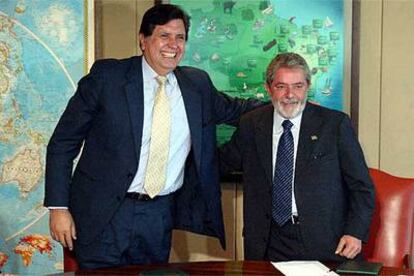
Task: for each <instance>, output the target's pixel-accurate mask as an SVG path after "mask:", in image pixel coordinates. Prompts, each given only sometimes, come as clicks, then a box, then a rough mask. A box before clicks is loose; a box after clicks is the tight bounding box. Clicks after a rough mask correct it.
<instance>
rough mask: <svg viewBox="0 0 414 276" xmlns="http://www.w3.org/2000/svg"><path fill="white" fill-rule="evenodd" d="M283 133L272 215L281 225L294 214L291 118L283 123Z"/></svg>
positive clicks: (274, 180) (280, 141) (280, 142)
mask: <svg viewBox="0 0 414 276" xmlns="http://www.w3.org/2000/svg"><path fill="white" fill-rule="evenodd" d="M282 126H283V133H282V136H280V139H279V145H278V147H277V156H276V165H275V176H274V178H273V189H272V205H273V208H272V216H273V219H274V220H275V221H276V222H277V224H278V225H279V226H282V225H284V224H285V223H286V222H287V221H288V220H289V219H290V217H291V216H292V181H293V154H294V146H293V135H292V132H291V131H290V129H291V128H292V126H293V124H292V122H291V121H289V120H285V121H283V123H282Z"/></svg>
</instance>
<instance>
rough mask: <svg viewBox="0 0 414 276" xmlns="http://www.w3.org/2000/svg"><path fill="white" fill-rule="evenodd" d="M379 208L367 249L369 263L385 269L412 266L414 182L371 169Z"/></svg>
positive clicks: (366, 256) (366, 254) (376, 208)
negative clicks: (409, 258) (409, 262)
mask: <svg viewBox="0 0 414 276" xmlns="http://www.w3.org/2000/svg"><path fill="white" fill-rule="evenodd" d="M370 175H371V177H372V180H373V182H374V185H375V188H376V202H375V203H376V206H375V213H374V217H373V221H372V224H371V230H370V238H369V241H368V243H367V244H366V245H364V247H363V255H364V256H365V258H366V259H367V260H368V261H372V262H382V263H383V264H384V265H385V266H394V267H407V266H410V265H409V264H408V263H407V261H408V256H411V255H412V249H413V234H414V179H410V178H401V177H396V176H393V175H390V174H388V173H385V172H382V171H379V170H376V169H370Z"/></svg>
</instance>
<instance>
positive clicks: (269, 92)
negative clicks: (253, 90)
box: [263, 82, 272, 96]
mask: <svg viewBox="0 0 414 276" xmlns="http://www.w3.org/2000/svg"><path fill="white" fill-rule="evenodd" d="M263 86H264V88H265V89H266V91H267V93H268V94H269V95H270V96H272V90H271V89H270V86H269V84H268V83H267V82H266V83H265V84H264V85H263Z"/></svg>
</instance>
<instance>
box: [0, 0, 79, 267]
mask: <svg viewBox="0 0 414 276" xmlns="http://www.w3.org/2000/svg"><path fill="white" fill-rule="evenodd" d="M84 8H85V2H84V1H83V0H76V1H74V0H72V1H66V0H54V1H43V0H31V1H25V0H0V270H1V271H3V272H9V273H16V274H35V275H41V274H48V273H56V272H60V271H61V270H62V268H63V264H62V249H61V246H60V245H59V244H57V243H55V242H54V241H52V239H51V237H50V234H49V227H48V215H47V214H48V210H47V209H46V208H44V207H43V197H44V164H45V160H44V157H45V151H46V145H47V142H48V140H49V138H50V136H51V134H52V132H53V129H54V127H55V126H56V123H57V120H58V119H59V117H60V115H61V113H62V112H63V109H64V108H65V106H66V104H67V101H68V99H69V98H70V96H71V95H73V93H74V90H75V87H76V84H75V83H76V81H77V80H79V79H80V77H81V76H82V75H83V74H84V68H85V67H84V64H85V63H84V56H85V45H84V44H85V43H84V37H85V28H84V21H85V20H84V17H85V16H84Z"/></svg>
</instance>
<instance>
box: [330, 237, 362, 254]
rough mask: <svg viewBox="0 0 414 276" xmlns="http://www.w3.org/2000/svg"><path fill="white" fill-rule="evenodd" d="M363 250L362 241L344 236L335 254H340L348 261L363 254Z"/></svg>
mask: <svg viewBox="0 0 414 276" xmlns="http://www.w3.org/2000/svg"><path fill="white" fill-rule="evenodd" d="M361 249H362V242H361V240H359V239H357V238H355V237H353V236H350V235H344V236H342V238H341V239H340V240H339V244H338V247H337V248H336V251H335V254H338V255H340V256H342V257H346V258H348V259H353V258H355V256H356V255H358V254H359V253H360V252H361Z"/></svg>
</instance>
